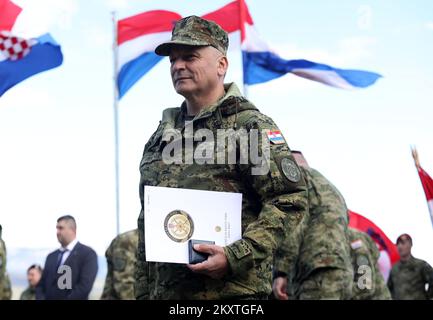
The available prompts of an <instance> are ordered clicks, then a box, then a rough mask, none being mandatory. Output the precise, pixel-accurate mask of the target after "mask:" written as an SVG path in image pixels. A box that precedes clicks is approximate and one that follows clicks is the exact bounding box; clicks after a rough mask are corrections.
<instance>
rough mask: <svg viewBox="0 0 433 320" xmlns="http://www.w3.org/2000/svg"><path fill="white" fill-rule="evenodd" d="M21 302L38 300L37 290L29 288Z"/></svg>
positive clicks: (21, 297)
mask: <svg viewBox="0 0 433 320" xmlns="http://www.w3.org/2000/svg"><path fill="white" fill-rule="evenodd" d="M20 300H36V289H35V288H32V287H27V289H26V290H24V291H23V292H22V293H21V296H20Z"/></svg>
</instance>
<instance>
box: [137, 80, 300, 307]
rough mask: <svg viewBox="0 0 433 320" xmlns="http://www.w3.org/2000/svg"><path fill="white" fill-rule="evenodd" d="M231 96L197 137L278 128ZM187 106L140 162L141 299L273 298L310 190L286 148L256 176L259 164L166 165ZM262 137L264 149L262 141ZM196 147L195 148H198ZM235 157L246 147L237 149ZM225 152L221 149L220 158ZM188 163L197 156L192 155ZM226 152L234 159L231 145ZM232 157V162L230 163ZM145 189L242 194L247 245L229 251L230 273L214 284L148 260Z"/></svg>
mask: <svg viewBox="0 0 433 320" xmlns="http://www.w3.org/2000/svg"><path fill="white" fill-rule="evenodd" d="M225 89H226V95H225V96H224V97H223V98H222V99H221V100H220V101H218V102H217V103H216V104H214V105H210V106H208V107H206V108H204V109H202V110H201V112H200V113H199V114H197V115H196V116H195V117H194V119H193V121H192V124H193V126H194V132H196V131H197V129H202V128H206V129H209V130H211V131H212V132H213V134H214V137H217V129H227V130H230V129H233V128H237V129H239V128H244V129H245V130H247V131H248V132H251V129H257V130H259V131H263V132H264V131H266V130H274V131H277V130H278V128H277V126H276V125H275V123H274V122H273V121H272V120H271V119H270V118H269V117H267V116H265V115H263V114H262V113H260V112H259V110H258V109H257V108H256V107H254V106H253V105H252V104H251V103H250V102H249V101H248V100H246V99H245V98H243V97H242V96H241V95H240V92H239V90H238V89H237V87H236V85H235V84H230V85H225ZM185 116H186V107H185V103H183V104H182V106H181V107H180V108H174V109H167V110H165V111H164V112H163V117H162V121H161V122H160V125H159V127H158V129H157V130H156V132H155V133H154V134H153V135H152V137H151V138H150V140H149V141H148V143H147V144H146V145H145V148H144V152H143V158H142V160H141V163H140V173H141V179H140V199H141V205H142V210H141V213H140V216H139V218H138V229H139V248H138V260H137V268H136V297H137V298H138V299H147V298H151V299H222V298H249V297H267V296H268V295H269V294H270V292H271V283H272V272H271V269H272V257H273V254H274V252H275V250H276V248H277V247H278V246H279V244H280V243H281V242H282V241H283V240H284V238H285V236H286V234H287V232H290V230H292V229H294V228H295V226H296V225H297V224H299V223H300V221H301V219H302V215H303V214H304V211H305V210H306V206H307V199H306V186H305V182H304V179H303V177H302V174H301V172H300V170H299V168H298V167H297V165H296V164H295V162H294V159H293V157H292V155H291V152H290V150H289V148H288V146H287V144H286V143H285V142H284V140H283V141H282V143H279V144H273V143H271V144H270V161H269V171H268V172H267V173H266V174H262V175H253V174H251V173H252V171H251V169H252V163H251V161H248V164H240V162H239V161H237V160H236V162H235V164H228V163H227V162H226V163H225V164H205V165H200V164H198V163H197V162H196V161H194V163H193V164H186V161H184V162H182V164H171V165H166V164H165V163H164V162H163V161H162V151H163V148H164V146H165V145H166V143H167V142H166V141H165V140H164V139H163V133H164V131H165V130H167V129H170V128H176V129H179V130H181V132H182V139H181V140H182V141H183V140H185ZM261 137H262V136H260V135H259V146H260V145H261V142H262V141H261V140H262V138H261ZM196 148H197V143H194V149H196ZM236 148H237V149H236V154H239V152H240V150H239V145H238V144H236ZM220 151H221V150H220V149H218V152H220ZM187 152H188V151H187V150H186V149H185V154H184V155H183V156H184V159H185V158H186V157H187V156H188V157H189V156H191V154H186V153H187ZM223 152H225V153H227V145H226V146H225V149H223ZM226 159H227V157H226ZM145 185H150V186H163V187H173V188H186V189H200V190H210V191H225V192H238V193H242V194H243V198H242V239H241V240H238V241H235V242H234V243H232V244H230V245H228V246H226V247H224V253H225V255H226V257H227V259H228V263H229V269H230V272H229V274H227V275H226V276H225V278H224V279H221V280H214V279H211V278H209V277H208V276H205V275H201V274H197V273H193V272H191V271H190V270H189V269H188V268H187V267H186V266H185V265H183V264H168V263H153V262H146V256H145V243H144V218H143V206H144V204H143V188H144V186H145Z"/></svg>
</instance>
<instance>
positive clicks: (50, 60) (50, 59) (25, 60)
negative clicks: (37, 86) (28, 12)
mask: <svg viewBox="0 0 433 320" xmlns="http://www.w3.org/2000/svg"><path fill="white" fill-rule="evenodd" d="M21 11H22V9H21V8H20V7H18V6H17V5H16V4H14V3H13V2H12V1H10V0H0V96H2V95H3V94H4V93H5V92H6V91H7V90H8V89H10V88H11V87H13V86H14V85H16V84H18V83H19V82H21V81H23V80H25V79H27V78H29V77H31V76H33V75H35V74H37V73H39V72H42V71H46V70H49V69H52V68H55V67H58V66H59V65H61V64H62V62H63V55H62V52H61V49H60V46H59V45H58V44H57V43H56V42H55V41H54V39H53V38H52V37H51V36H50V35H49V34H44V35H42V36H39V37H37V38H31V39H25V38H22V37H19V36H16V35H14V33H13V27H14V25H15V23H16V20H17V18H18V17H19V14H20V13H21Z"/></svg>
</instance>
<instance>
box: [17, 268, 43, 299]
mask: <svg viewBox="0 0 433 320" xmlns="http://www.w3.org/2000/svg"><path fill="white" fill-rule="evenodd" d="M41 276H42V268H41V266H40V265H38V264H32V265H31V266H30V267H29V268H28V269H27V281H28V282H29V286H28V287H27V289H26V290H24V291H23V292H22V293H21V296H20V300H36V286H37V285H38V283H39V280H41Z"/></svg>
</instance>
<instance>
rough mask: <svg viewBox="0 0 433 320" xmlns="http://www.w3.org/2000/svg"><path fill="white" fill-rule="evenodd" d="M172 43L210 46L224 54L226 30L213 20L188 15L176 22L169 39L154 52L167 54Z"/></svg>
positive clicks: (227, 41) (227, 42) (227, 39)
mask: <svg viewBox="0 0 433 320" xmlns="http://www.w3.org/2000/svg"><path fill="white" fill-rule="evenodd" d="M173 45H187V46H212V47H214V48H216V49H218V50H219V51H221V52H222V53H223V54H226V53H227V48H228V46H229V38H228V35H227V32H226V31H224V30H223V29H222V28H221V27H220V26H219V25H218V24H216V23H215V22H213V21H209V20H205V19H203V18H200V17H197V16H189V17H186V18H183V19H181V20H179V21H178V22H176V25H175V26H174V28H173V31H172V35H171V40H170V41H168V42H165V43H162V44H160V45H159V46H158V47H156V49H155V53H156V54H157V55H160V56H168V55H170V50H171V48H172V46H173Z"/></svg>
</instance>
